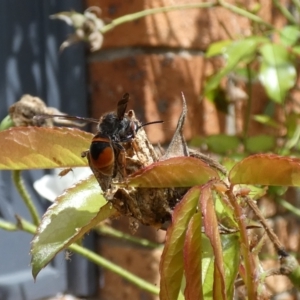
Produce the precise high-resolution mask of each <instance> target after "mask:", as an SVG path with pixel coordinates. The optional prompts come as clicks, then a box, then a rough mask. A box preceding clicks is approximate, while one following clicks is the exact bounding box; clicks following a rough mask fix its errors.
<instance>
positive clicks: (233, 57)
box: [204, 37, 267, 95]
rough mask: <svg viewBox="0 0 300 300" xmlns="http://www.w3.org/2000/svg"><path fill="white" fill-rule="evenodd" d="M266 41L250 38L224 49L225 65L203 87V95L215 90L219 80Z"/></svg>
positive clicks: (235, 42) (259, 38)
mask: <svg viewBox="0 0 300 300" xmlns="http://www.w3.org/2000/svg"><path fill="white" fill-rule="evenodd" d="M266 41H267V39H265V38H261V37H251V38H248V39H243V40H239V41H234V42H232V43H231V44H230V45H229V46H227V47H225V52H224V57H225V59H226V61H227V62H226V65H225V67H224V68H222V69H221V71H220V72H219V73H217V74H215V75H214V76H212V77H211V78H210V79H209V80H208V81H207V83H206V85H205V92H204V93H205V95H206V94H208V93H210V92H211V91H212V90H214V89H215V88H217V86H218V85H219V83H220V81H221V79H222V78H223V77H224V76H226V75H227V74H228V73H229V72H231V71H232V70H233V69H234V68H235V67H236V66H237V65H238V63H240V62H241V61H243V60H244V59H247V58H248V57H249V56H252V55H253V54H254V53H255V52H256V50H257V47H258V45H259V44H261V43H264V42H266Z"/></svg>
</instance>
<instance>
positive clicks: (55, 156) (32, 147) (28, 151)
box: [0, 127, 93, 170]
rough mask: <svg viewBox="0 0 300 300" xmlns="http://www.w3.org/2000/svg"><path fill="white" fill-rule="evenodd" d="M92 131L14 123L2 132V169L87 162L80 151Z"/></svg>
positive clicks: (67, 165) (78, 165) (0, 160)
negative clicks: (23, 125)
mask: <svg viewBox="0 0 300 300" xmlns="http://www.w3.org/2000/svg"><path fill="white" fill-rule="evenodd" d="M92 138H93V135H92V134H90V133H87V132H84V131H82V130H78V129H74V128H58V127H55V128H45V127H13V128H11V129H8V130H5V131H1V132H0V140H1V141H2V143H3V145H5V147H0V169H2V170H25V169H49V168H58V167H81V166H87V165H88V163H87V160H86V159H83V158H81V152H82V151H85V150H86V149H88V148H89V147H90V144H91V140H92Z"/></svg>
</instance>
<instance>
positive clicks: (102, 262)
mask: <svg viewBox="0 0 300 300" xmlns="http://www.w3.org/2000/svg"><path fill="white" fill-rule="evenodd" d="M68 249H70V250H71V251H74V252H76V253H78V254H81V255H82V256H84V257H86V258H87V259H88V260H90V261H92V262H94V263H95V264H97V265H98V266H101V267H103V268H106V269H108V270H110V271H112V272H114V273H116V274H118V275H120V276H122V277H123V278H125V279H126V280H128V281H129V282H131V283H133V284H134V285H136V286H138V287H139V288H141V289H143V290H145V291H148V292H150V293H152V294H154V295H158V294H159V288H158V287H157V286H155V285H153V284H151V283H149V282H147V281H145V280H143V279H141V278H140V277H138V276H136V275H134V274H132V273H130V272H128V271H127V270H125V269H123V268H121V267H120V266H118V265H116V264H114V263H112V262H110V261H109V260H107V259H105V258H103V257H102V256H100V255H98V254H96V253H94V252H92V251H90V250H88V249H86V248H84V247H81V246H79V245H77V244H72V245H71V246H69V247H68Z"/></svg>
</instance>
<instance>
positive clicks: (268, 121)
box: [252, 115, 280, 129]
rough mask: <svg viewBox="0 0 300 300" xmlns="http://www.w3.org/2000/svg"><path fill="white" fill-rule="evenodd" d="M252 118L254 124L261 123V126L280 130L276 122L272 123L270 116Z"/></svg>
mask: <svg viewBox="0 0 300 300" xmlns="http://www.w3.org/2000/svg"><path fill="white" fill-rule="evenodd" d="M252 118H253V120H255V121H256V122H258V123H261V124H263V125H267V126H270V127H273V128H277V129H278V128H280V126H279V124H278V123H277V122H276V121H274V119H273V118H272V117H270V116H267V115H254V116H253V117H252Z"/></svg>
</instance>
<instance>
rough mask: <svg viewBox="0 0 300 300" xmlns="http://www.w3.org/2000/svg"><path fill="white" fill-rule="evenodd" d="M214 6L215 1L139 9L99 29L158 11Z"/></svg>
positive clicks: (106, 28) (102, 30) (111, 27)
mask: <svg viewBox="0 0 300 300" xmlns="http://www.w3.org/2000/svg"><path fill="white" fill-rule="evenodd" d="M214 6H216V2H215V1H213V2H204V3H194V4H182V5H172V6H164V7H156V8H150V9H145V10H143V11H139V12H136V13H133V14H128V15H125V16H122V17H120V18H117V19H115V20H113V21H112V22H111V23H109V24H107V25H105V26H104V27H102V29H101V30H100V31H101V33H103V34H104V33H106V32H108V31H110V30H112V29H113V28H115V27H117V26H119V25H121V24H124V23H127V22H132V21H135V20H138V19H141V18H144V17H146V16H149V15H154V14H158V13H164V12H169V11H173V10H181V9H195V8H210V7H214Z"/></svg>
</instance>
